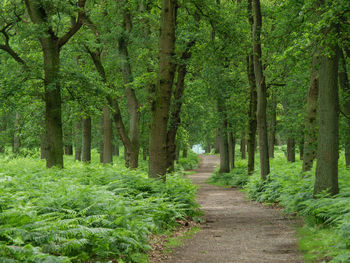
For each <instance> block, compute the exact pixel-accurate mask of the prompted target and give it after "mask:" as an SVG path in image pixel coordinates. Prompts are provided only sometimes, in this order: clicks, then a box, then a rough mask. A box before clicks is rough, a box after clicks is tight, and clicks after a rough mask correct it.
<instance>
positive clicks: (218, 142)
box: [214, 130, 220, 153]
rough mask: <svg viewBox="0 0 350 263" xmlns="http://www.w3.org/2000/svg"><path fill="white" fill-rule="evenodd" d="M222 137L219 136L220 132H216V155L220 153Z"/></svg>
mask: <svg viewBox="0 0 350 263" xmlns="http://www.w3.org/2000/svg"><path fill="white" fill-rule="evenodd" d="M219 137H220V135H219V130H217V131H216V135H215V140H214V150H215V151H214V152H215V153H220V138H219Z"/></svg>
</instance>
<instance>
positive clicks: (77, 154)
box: [74, 120, 82, 161]
mask: <svg viewBox="0 0 350 263" xmlns="http://www.w3.org/2000/svg"><path fill="white" fill-rule="evenodd" d="M81 123H82V121H81V120H78V121H77V122H76V124H75V132H74V148H75V155H74V159H75V160H76V161H81V141H82V136H81V135H82V134H81Z"/></svg>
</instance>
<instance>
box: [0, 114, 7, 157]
mask: <svg viewBox="0 0 350 263" xmlns="http://www.w3.org/2000/svg"><path fill="white" fill-rule="evenodd" d="M6 129H7V120H6V115H2V116H1V117H0V153H4V152H5V145H6Z"/></svg>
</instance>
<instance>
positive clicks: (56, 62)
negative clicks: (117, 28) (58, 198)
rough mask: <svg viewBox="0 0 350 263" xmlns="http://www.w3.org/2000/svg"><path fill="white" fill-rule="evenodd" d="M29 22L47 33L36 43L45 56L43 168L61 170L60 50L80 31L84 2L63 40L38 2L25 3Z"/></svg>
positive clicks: (27, 1)
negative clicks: (44, 151)
mask: <svg viewBox="0 0 350 263" xmlns="http://www.w3.org/2000/svg"><path fill="white" fill-rule="evenodd" d="M25 5H26V9H27V11H28V14H29V16H30V19H31V21H32V22H33V23H34V24H36V25H39V26H40V28H43V29H45V30H46V32H43V33H42V34H40V37H39V41H40V44H41V48H42V51H43V55H44V86H45V109H46V111H45V117H46V166H47V167H48V168H50V167H53V166H57V167H60V168H63V136H62V118H61V106H62V105H61V89H60V83H59V82H60V79H59V68H60V50H61V48H62V47H63V46H64V45H65V44H66V43H67V42H68V41H69V39H70V38H71V37H72V36H73V35H74V34H75V33H76V32H78V31H79V29H80V28H81V26H82V23H83V22H82V21H83V17H84V16H85V12H84V6H85V0H79V1H78V6H79V11H78V16H77V20H76V22H75V23H74V24H73V25H72V27H71V28H70V29H69V30H68V31H67V33H66V34H64V35H63V36H62V37H60V38H59V37H58V36H56V35H55V33H54V30H53V29H52V28H51V26H50V25H49V23H48V21H49V20H50V17H48V14H49V12H47V10H45V6H44V5H43V4H42V2H41V1H38V0H25Z"/></svg>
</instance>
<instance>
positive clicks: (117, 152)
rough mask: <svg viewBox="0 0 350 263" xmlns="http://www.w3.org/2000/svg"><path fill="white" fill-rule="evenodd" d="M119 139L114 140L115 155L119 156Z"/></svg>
mask: <svg viewBox="0 0 350 263" xmlns="http://www.w3.org/2000/svg"><path fill="white" fill-rule="evenodd" d="M119 147H120V146H119V141H117V142H116V144H115V155H116V156H120V151H119Z"/></svg>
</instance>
